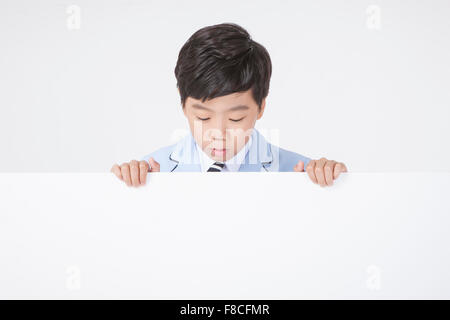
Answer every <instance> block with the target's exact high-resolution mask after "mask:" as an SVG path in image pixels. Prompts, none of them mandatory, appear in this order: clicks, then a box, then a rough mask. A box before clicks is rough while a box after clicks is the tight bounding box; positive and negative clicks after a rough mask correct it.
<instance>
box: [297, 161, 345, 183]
mask: <svg viewBox="0 0 450 320" xmlns="http://www.w3.org/2000/svg"><path fill="white" fill-rule="evenodd" d="M294 171H295V172H304V171H306V172H307V173H308V176H309V178H310V179H311V180H312V181H313V182H314V183H318V184H319V185H320V186H321V187H325V186H332V185H333V180H335V179H337V177H338V176H339V174H340V173H341V172H347V167H346V166H345V164H343V163H342V162H337V161H334V160H328V159H326V158H320V159H319V160H310V161H309V162H308V165H307V166H306V170H305V164H304V163H303V161H301V160H300V161H299V162H298V163H297V164H296V165H295V166H294Z"/></svg>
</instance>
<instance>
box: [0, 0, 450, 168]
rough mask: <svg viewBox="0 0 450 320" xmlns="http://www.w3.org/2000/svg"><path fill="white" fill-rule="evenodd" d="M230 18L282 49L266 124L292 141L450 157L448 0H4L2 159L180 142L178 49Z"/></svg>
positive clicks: (106, 154)
mask: <svg viewBox="0 0 450 320" xmlns="http://www.w3.org/2000/svg"><path fill="white" fill-rule="evenodd" d="M70 5H76V6H78V7H79V8H80V9H81V15H80V18H81V19H80V25H79V27H80V28H79V29H76V28H75V29H74V28H73V25H72V27H68V24H67V23H68V19H70V17H71V13H68V12H67V9H68V7H69V6H70ZM370 5H375V6H377V8H379V9H380V14H381V15H380V16H379V17H380V23H379V24H375V28H374V24H373V23H372V24H371V22H370V21H372V22H373V18H374V16H373V10H371V9H369V10H368V8H369V6H370ZM72 14H73V13H72ZM375 18H376V17H375ZM375 20H376V19H375ZM222 22H235V23H238V24H240V25H242V26H243V27H244V28H246V29H247V30H248V31H249V32H250V33H251V35H252V37H253V39H254V40H255V41H258V42H260V43H261V44H263V45H264V46H265V47H266V48H267V49H268V51H269V53H270V54H271V57H272V62H273V77H272V82H271V88H270V94H269V97H268V101H267V102H268V105H267V108H266V112H265V114H264V117H263V118H262V119H261V120H260V121H259V122H258V123H257V128H267V129H279V130H280V140H279V142H280V146H281V147H284V148H288V149H290V150H293V151H296V152H298V153H301V154H303V155H306V156H308V157H313V158H316V157H321V156H325V157H327V158H329V159H335V160H339V161H343V162H345V163H346V164H347V166H348V167H349V169H350V171H354V172H355V171H356V172H357V171H422V170H426V171H438V170H446V171H448V170H450V152H449V148H448V145H449V140H450V139H449V138H450V128H449V126H448V123H449V119H450V111H449V109H450V90H449V83H450V59H449V57H450V2H449V1H445V0H441V1H438V0H435V1H400V0H396V1H356V0H355V1H335V0H328V1H298V0H295V1H261V0H258V1H241V0H239V1H233V0H230V1H225V2H224V1H211V0H208V1H194V0H193V1H144V0H141V1H124V0H123V1H118V0H115V1H110V0H108V1H81V0H73V1H64V0H60V1H57V0H43V1H31V0H30V1H18V0H14V1H13V0H9V1H8V0H1V2H0V170H1V171H6V172H9V171H45V172H47V171H74V172H80V171H89V172H90V171H107V170H109V169H110V167H111V165H112V164H113V163H114V162H123V161H128V160H130V159H133V158H135V159H140V158H141V157H142V156H143V155H145V154H148V153H150V152H152V151H154V150H156V149H157V148H159V147H162V146H165V145H168V144H170V143H172V142H173V139H174V132H177V131H178V130H180V129H186V130H187V123H186V120H185V118H184V116H183V114H182V111H181V106H180V104H179V96H178V93H177V90H176V81H175V76H174V73H173V70H174V67H175V63H176V59H177V56H178V52H179V50H180V48H181V46H182V45H183V43H184V42H185V41H186V40H187V39H188V37H189V36H190V35H191V34H192V33H194V32H195V31H196V30H198V29H199V28H201V27H204V26H207V25H211V24H216V23H222Z"/></svg>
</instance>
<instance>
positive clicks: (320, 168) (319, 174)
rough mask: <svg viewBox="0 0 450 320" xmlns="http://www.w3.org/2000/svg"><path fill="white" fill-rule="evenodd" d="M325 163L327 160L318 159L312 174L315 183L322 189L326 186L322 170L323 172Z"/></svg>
mask: <svg viewBox="0 0 450 320" xmlns="http://www.w3.org/2000/svg"><path fill="white" fill-rule="evenodd" d="M326 162H327V159H325V158H320V159H319V160H317V162H316V167H315V169H314V174H315V175H316V179H317V182H318V183H319V184H320V186H321V187H324V186H326V184H327V183H326V181H325V175H324V172H323V170H324V169H323V167H324V165H325V163H326Z"/></svg>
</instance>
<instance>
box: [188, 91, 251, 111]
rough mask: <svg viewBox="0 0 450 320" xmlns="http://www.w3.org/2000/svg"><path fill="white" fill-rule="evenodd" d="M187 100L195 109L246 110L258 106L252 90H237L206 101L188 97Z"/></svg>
mask: <svg viewBox="0 0 450 320" xmlns="http://www.w3.org/2000/svg"><path fill="white" fill-rule="evenodd" d="M186 102H187V105H190V106H191V107H192V108H193V109H196V110H205V111H245V110H249V109H251V108H253V107H254V106H256V102H255V101H254V100H253V97H252V95H251V92H250V91H245V92H236V93H232V94H229V95H225V96H221V97H216V98H213V99H208V100H205V101H202V100H200V99H195V98H192V97H188V98H187V101H186Z"/></svg>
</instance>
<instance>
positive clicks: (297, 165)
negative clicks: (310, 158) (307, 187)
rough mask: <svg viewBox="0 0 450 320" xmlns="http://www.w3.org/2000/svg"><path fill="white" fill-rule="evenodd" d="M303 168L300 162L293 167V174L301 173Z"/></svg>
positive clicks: (302, 163)
mask: <svg viewBox="0 0 450 320" xmlns="http://www.w3.org/2000/svg"><path fill="white" fill-rule="evenodd" d="M304 168H305V163H304V162H303V161H302V160H300V161H299V162H298V163H297V164H296V165H295V166H294V171H295V172H303V171H305V170H304Z"/></svg>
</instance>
